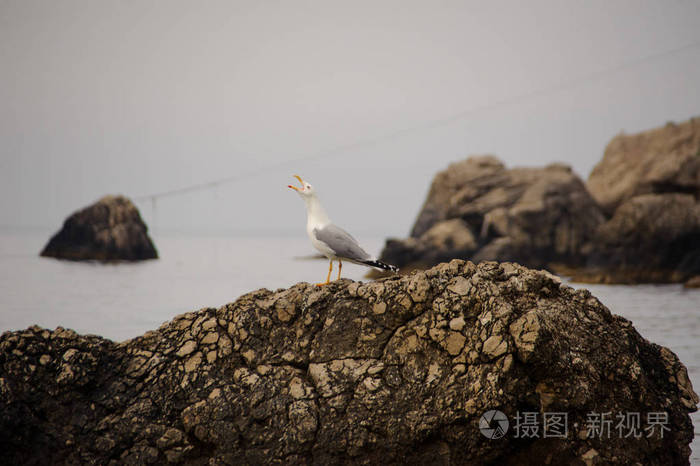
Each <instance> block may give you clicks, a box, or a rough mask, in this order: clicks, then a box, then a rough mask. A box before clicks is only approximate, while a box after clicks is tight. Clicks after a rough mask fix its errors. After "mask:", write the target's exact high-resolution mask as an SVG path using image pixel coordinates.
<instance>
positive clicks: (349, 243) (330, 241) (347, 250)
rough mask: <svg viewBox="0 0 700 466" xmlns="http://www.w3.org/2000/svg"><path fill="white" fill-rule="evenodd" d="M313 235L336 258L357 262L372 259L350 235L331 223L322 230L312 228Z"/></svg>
mask: <svg viewBox="0 0 700 466" xmlns="http://www.w3.org/2000/svg"><path fill="white" fill-rule="evenodd" d="M314 234H315V235H316V239H318V240H319V241H323V242H324V243H326V244H327V245H328V247H329V248H331V249H332V250H333V252H334V253H335V255H336V256H338V257H341V258H344V259H350V260H353V261H359V262H363V261H367V260H370V259H372V256H370V255H369V254H367V252H366V251H365V250H364V249H362V247H361V246H360V245H359V243H358V242H357V240H356V239H355V238H353V237H352V236H350V233H348V232H347V231H345V230H343V229H342V228H340V227H337V226H335V225H333V224H332V223H331V224H329V225H326V226H325V227H323V228H314Z"/></svg>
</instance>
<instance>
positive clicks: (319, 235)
mask: <svg viewBox="0 0 700 466" xmlns="http://www.w3.org/2000/svg"><path fill="white" fill-rule="evenodd" d="M294 178H296V179H297V180H299V183H301V187H296V186H292V185H291V184H290V185H287V187H289V188H292V189H293V190H295V191H296V192H297V193H298V194H299V196H301V198H302V199H303V200H304V203H305V204H306V233H307V234H308V235H309V238H310V239H311V244H313V245H314V247H315V248H316V249H318V250H319V251H320V252H321V254H323V255H324V256H326V257H327V258H328V260H329V261H330V264H329V265H328V277H326V281H325V282H324V283H317V284H316V286H323V285H328V284H329V283H330V282H331V272H332V271H333V261H334V260H337V261H338V280H340V272H341V271H342V270H343V260H346V261H349V262H354V263H355V264H360V265H366V266H369V267H375V268H377V269H381V270H391V271H392V272H398V271H399V269H398V268H397V267H395V266H393V265H389V264H385V263H384V262H380V261H378V260H377V258H376V257H372V256H371V255H369V254H368V253H367V252H366V251H365V250H364V249H362V247H361V246H360V244H359V243H358V242H357V240H356V239H355V238H353V237H352V236H350V233H348V232H346V231H345V230H343V229H342V228H340V227H338V226H336V225H335V224H334V223H333V222H331V220H330V219H329V218H328V215H327V214H326V211H325V210H323V206H321V202H320V201H319V200H318V197H317V196H316V191H315V190H314V188H313V186H311V185H310V184H309V183H307V182H305V181H304V180H302V179H301V177H300V176H299V175H294Z"/></svg>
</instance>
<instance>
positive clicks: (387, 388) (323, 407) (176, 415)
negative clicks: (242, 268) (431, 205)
mask: <svg viewBox="0 0 700 466" xmlns="http://www.w3.org/2000/svg"><path fill="white" fill-rule="evenodd" d="M697 402H698V398H697V395H696V394H695V393H694V392H693V389H692V387H691V384H690V381H689V380H688V376H687V373H686V369H685V367H684V366H683V364H681V363H680V362H679V361H678V359H677V358H676V356H675V355H674V354H673V353H672V352H671V351H669V350H668V349H666V348H663V347H660V346H658V345H655V344H653V343H649V342H648V341H646V340H645V339H644V338H642V337H641V336H640V335H639V334H638V333H637V332H636V331H635V329H634V328H633V327H632V325H631V323H630V322H629V321H627V320H625V319H623V318H621V317H618V316H615V315H613V314H611V313H610V312H609V311H608V309H606V308H605V306H603V305H602V304H601V303H600V302H599V301H598V300H597V299H596V298H594V297H592V296H591V295H590V293H588V292H587V291H585V290H580V291H574V290H573V289H572V288H570V287H567V286H562V285H561V284H560V283H559V281H558V280H557V279H556V278H554V277H553V276H551V275H549V274H546V273H543V272H536V271H532V270H528V269H526V268H524V267H521V266H518V265H513V264H509V263H505V264H500V265H498V264H495V263H490V262H489V263H482V264H480V265H479V266H475V265H474V264H472V263H465V262H462V261H453V262H451V263H449V264H442V265H440V266H438V267H435V268H433V269H430V270H428V271H426V272H417V273H414V274H412V275H410V276H404V277H393V278H390V279H385V280H382V281H378V282H373V283H367V284H362V283H356V282H352V281H350V280H342V281H340V282H336V283H333V284H331V285H329V286H326V287H323V288H320V289H319V288H317V287H315V286H313V285H310V284H307V283H301V284H298V285H295V286H293V287H291V288H289V289H286V290H279V291H277V292H271V291H268V290H259V291H256V292H253V293H250V294H247V295H245V296H243V297H241V298H240V299H238V300H237V301H236V302H234V303H232V304H228V305H226V306H224V307H222V308H220V309H204V310H201V311H198V312H192V313H189V314H185V315H182V316H179V317H177V318H176V319H175V320H173V321H172V322H168V323H166V324H164V325H163V326H161V327H160V328H159V329H158V330H156V331H153V332H148V333H146V334H145V335H143V336H142V337H139V338H136V339H134V340H130V341H127V342H124V343H121V344H117V343H113V342H111V341H108V340H104V339H102V338H99V337H96V336H81V335H77V334H75V333H74V332H72V331H70V330H64V329H60V328H59V329H56V330H54V331H49V330H44V329H41V328H37V327H33V328H29V329H27V330H24V331H17V332H6V333H5V334H3V335H2V337H0V450H1V451H2V458H3V461H4V462H7V463H10V464H36V463H49V462H51V463H71V464H73V463H75V464H77V463H81V464H85V463H87V464H123V463H127V464H143V463H166V462H171V463H186V464H270V463H284V464H323V465H326V464H335V463H353V464H354V463H363V464H392V463H395V464H407V463H408V464H410V463H413V464H484V463H493V464H538V465H539V464H543V463H552V464H609V463H618V464H645V465H646V464H652V465H653V464H658V465H666V464H687V463H688V458H689V453H690V450H689V446H688V445H689V443H690V441H691V439H692V438H693V428H692V425H691V422H690V419H689V416H688V412H690V411H693V410H694V409H695V405H696V403H697ZM491 409H498V410H501V411H502V412H504V413H505V414H506V415H507V416H508V417H509V419H510V420H511V428H510V429H509V430H508V431H507V432H506V435H505V436H504V437H503V438H501V439H497V440H496V439H494V440H490V439H487V438H486V437H484V436H483V435H482V434H481V433H480V431H479V419H480V417H481V415H482V414H483V413H484V412H485V411H487V410H491ZM518 412H520V413H521V414H522V413H536V416H537V419H536V424H537V425H538V432H539V434H538V437H537V438H515V437H514V430H513V427H512V426H513V422H514V421H515V416H516V414H517V413H518ZM552 412H561V413H567V415H568V422H567V426H568V431H567V433H566V436H565V438H543V429H544V426H543V423H542V416H543V415H544V414H545V413H552ZM595 413H611V414H610V416H611V417H609V418H608V419H612V425H611V426H610V437H611V438H607V434H606V433H605V431H604V432H603V434H602V438H600V436H599V435H592V436H589V435H588V428H587V426H588V422H589V419H590V418H591V416H592V417H593V418H594V417H595ZM620 413H621V414H622V415H625V414H626V413H640V416H641V423H640V426H639V432H640V433H641V434H642V435H641V436H640V437H639V438H636V437H634V436H628V437H627V438H620V434H619V433H618V431H617V430H616V427H615V425H616V423H617V422H618V420H617V419H616V415H617V414H620ZM648 413H652V414H653V413H665V414H663V415H660V416H662V418H663V416H667V422H662V425H663V426H664V427H666V428H667V429H668V430H664V431H663V438H662V436H661V429H660V428H659V427H658V426H657V428H656V429H655V430H654V431H653V432H651V431H650V430H644V429H645V428H649V427H650V424H649V423H648V422H647V421H648V418H647V415H648ZM603 425H607V423H605V422H604V423H603ZM521 433H522V431H521ZM549 433H550V434H551V433H552V431H549ZM624 433H627V432H623V434H624ZM649 434H651V435H649ZM648 435H649V436H648Z"/></svg>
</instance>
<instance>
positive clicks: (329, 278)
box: [316, 260, 333, 286]
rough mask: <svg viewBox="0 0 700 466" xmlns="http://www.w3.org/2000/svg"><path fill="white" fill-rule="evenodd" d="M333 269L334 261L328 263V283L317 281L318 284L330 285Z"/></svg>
mask: <svg viewBox="0 0 700 466" xmlns="http://www.w3.org/2000/svg"><path fill="white" fill-rule="evenodd" d="M332 271H333V261H332V260H331V263H330V264H328V277H326V283H316V286H323V285H328V284H329V283H330V282H331V272H332Z"/></svg>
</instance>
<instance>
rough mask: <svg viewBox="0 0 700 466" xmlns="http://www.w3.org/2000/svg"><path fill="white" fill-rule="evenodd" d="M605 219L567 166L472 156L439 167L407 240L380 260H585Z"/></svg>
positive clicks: (538, 263)
mask: <svg viewBox="0 0 700 466" xmlns="http://www.w3.org/2000/svg"><path fill="white" fill-rule="evenodd" d="M604 221H605V217H604V215H603V213H602V211H601V210H600V207H599V206H598V205H597V204H596V202H595V201H594V200H593V199H592V198H591V196H590V194H588V191H586V187H585V185H584V184H583V181H581V179H580V178H579V177H578V176H576V174H574V173H573V172H572V171H571V169H570V168H569V167H568V166H565V165H561V164H552V165H548V166H547V167H544V168H512V169H506V168H505V166H504V165H503V164H502V163H501V162H500V161H499V160H498V159H496V158H495V157H493V156H482V157H471V158H468V159H467V160H464V161H462V162H458V163H453V164H451V165H450V166H449V167H448V168H447V169H446V170H444V171H442V172H440V173H438V174H437V175H436V176H435V178H434V179H433V183H432V185H431V188H430V192H429V193H428V197H427V199H426V201H425V204H424V205H423V208H422V209H421V212H420V213H419V214H418V218H417V219H416V222H415V224H414V226H413V230H412V231H411V237H410V238H408V239H406V240H397V239H390V240H388V241H387V243H386V246H385V248H384V250H383V251H382V253H381V260H383V261H386V262H389V263H392V264H396V265H397V266H399V267H407V266H408V268H415V267H416V266H431V265H434V264H437V263H439V262H442V261H445V260H450V259H453V258H460V259H473V260H475V261H481V260H499V261H517V262H520V263H522V264H524V265H527V266H530V267H545V266H547V265H548V264H549V263H551V262H560V263H567V264H582V263H583V262H584V258H585V256H586V254H587V253H588V252H589V250H590V241H591V239H592V237H593V236H594V234H595V232H596V229H597V228H598V226H599V225H600V224H602V223H603V222H604Z"/></svg>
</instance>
